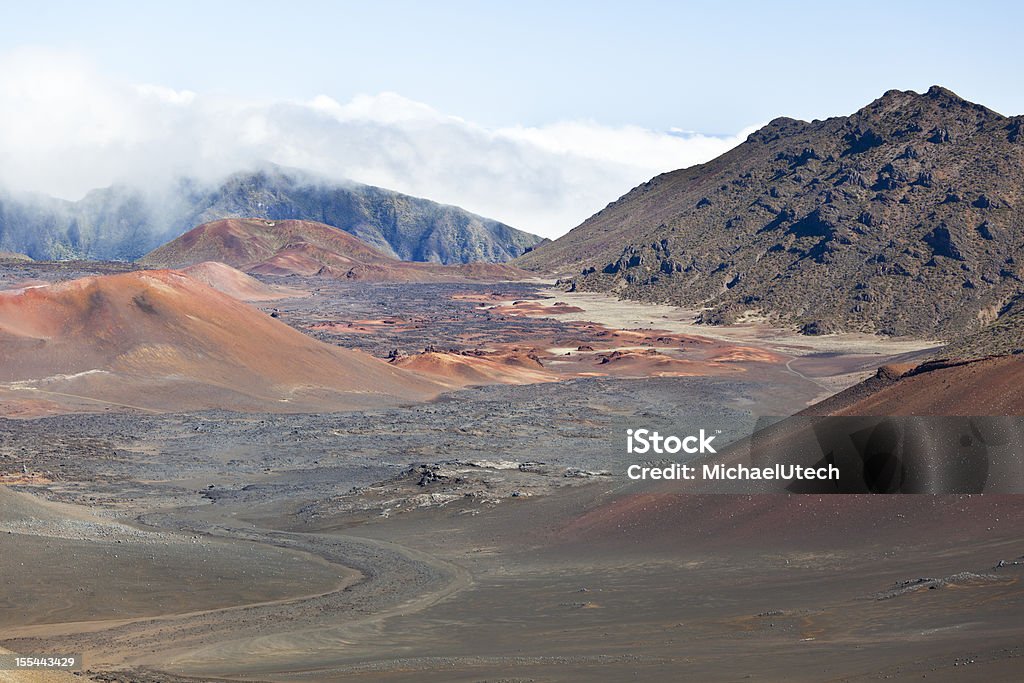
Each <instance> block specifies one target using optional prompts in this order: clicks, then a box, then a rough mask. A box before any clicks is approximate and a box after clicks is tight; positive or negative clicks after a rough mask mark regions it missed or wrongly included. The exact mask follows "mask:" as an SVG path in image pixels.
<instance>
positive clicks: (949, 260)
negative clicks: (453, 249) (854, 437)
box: [516, 86, 1024, 338]
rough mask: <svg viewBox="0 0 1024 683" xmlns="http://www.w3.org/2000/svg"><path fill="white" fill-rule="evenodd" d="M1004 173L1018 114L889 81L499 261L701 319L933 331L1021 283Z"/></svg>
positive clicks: (969, 323) (781, 123) (1014, 200)
mask: <svg viewBox="0 0 1024 683" xmlns="http://www.w3.org/2000/svg"><path fill="white" fill-rule="evenodd" d="M1020 178H1024V117H1021V116H1017V117H1006V116H1003V115H1002V114H999V113H997V112H994V111H992V110H990V109H988V108H986V107H984V106H983V105H979V104H975V103H972V102H968V101H967V100H964V99H963V98H960V97H959V96H957V95H956V94H955V93H953V92H951V91H949V90H947V89H945V88H942V87H939V86H934V87H932V88H931V89H929V90H928V91H927V92H926V93H924V94H918V93H915V92H914V91H900V90H890V91H887V92H886V93H885V94H883V95H882V96H881V97H879V98H877V99H876V100H874V101H873V102H871V103H869V104H868V105H866V106H865V107H863V108H862V109H860V110H858V111H857V112H855V113H854V114H852V115H850V116H840V117H833V118H829V119H825V120H815V121H810V122H808V121H799V120H796V119H790V118H786V117H780V118H777V119H774V120H773V121H771V122H770V123H768V124H767V125H766V126H764V127H762V128H761V129H759V130H758V131H755V132H754V133H752V134H751V135H750V136H749V137H748V138H747V140H746V141H745V142H744V143H742V144H740V145H739V146H737V147H735V148H733V149H732V150H730V151H728V152H726V153H725V154H723V155H721V156H719V157H718V158H716V159H713V160H712V161H710V162H707V163H706V164H701V165H698V166H693V167H689V168H686V169H680V170H676V171H672V172H669V173H666V174H662V175H659V176H656V177H655V178H652V179H651V180H650V181H648V182H646V183H643V184H641V185H639V186H637V187H636V188H634V189H633V190H631V191H630V192H628V193H627V194H625V195H623V197H621V198H620V199H619V200H617V201H615V202H612V203H611V204H609V205H608V206H607V207H606V208H605V209H603V210H602V211H600V212H598V213H597V214H595V215H594V216H592V217H591V218H589V219H587V221H584V222H583V223H582V224H581V225H580V226H577V227H576V228H574V229H573V230H572V231H570V232H569V233H568V234H567V235H566V236H564V237H562V238H560V239H558V240H556V241H554V242H551V243H548V244H544V245H541V246H539V247H537V248H536V249H534V250H533V251H531V252H530V253H528V254H526V255H525V256H523V257H520V258H519V259H517V261H516V265H519V266H521V267H524V268H526V269H529V270H535V271H542V272H549V273H554V274H558V275H561V276H563V277H565V276H568V278H569V279H568V280H567V282H566V284H567V286H569V287H573V288H576V289H580V290H587V291H605V292H612V293H615V294H618V295H619V296H621V297H623V298H627V299H637V300H646V301H658V302H665V303H672V304H676V305H681V306H687V307H693V308H697V309H703V313H702V314H701V315H700V320H701V321H702V322H706V323H712V324H722V323H731V322H735V321H737V320H739V319H742V318H743V317H744V316H748V315H759V316H764V317H767V318H770V319H773V320H774V321H775V322H778V323H781V324H786V325H796V326H798V327H801V328H802V329H804V330H805V331H806V332H808V333H827V332H832V331H839V330H845V331H858V332H869V333H881V334H889V335H912V336H931V337H933V338H934V336H935V335H940V336H942V337H944V338H950V337H955V336H957V335H959V334H962V333H964V332H966V331H970V330H974V329H978V328H980V327H982V326H984V325H985V324H987V323H989V322H991V321H992V320H993V319H994V318H995V316H996V313H997V311H998V310H999V309H1001V308H1002V307H1003V306H1004V305H1005V303H1006V302H1007V301H1009V300H1010V299H1011V298H1012V297H1013V296H1015V295H1016V294H1018V293H1019V291H1020V290H1021V277H1022V275H1024V272H1022V270H1021V267H1020V264H1018V263H1017V260H1016V259H1015V258H1014V253H1015V251H1016V250H1017V249H1018V248H1019V247H1020V246H1021V243H1022V240H1024V214H1022V212H1021V211H1020V210H1019V209H1018V208H1017V207H1022V206H1024V192H1022V187H1021V184H1020V183H1019V182H1016V181H1015V179H1020ZM823 292H824V293H827V295H826V296H822V293H823Z"/></svg>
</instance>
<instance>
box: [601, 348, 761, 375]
mask: <svg viewBox="0 0 1024 683" xmlns="http://www.w3.org/2000/svg"><path fill="white" fill-rule="evenodd" d="M592 369H593V370H594V371H595V372H596V373H597V374H607V375H616V376H622V377H697V376H708V375H717V374H723V373H725V372H740V371H741V370H739V369H738V368H728V367H727V366H722V365H719V364H718V363H716V362H703V361H693V360H686V359H679V358H672V357H670V356H667V355H665V354H664V353H660V352H659V351H657V350H656V349H644V350H642V351H641V350H624V351H612V352H610V353H599V354H595V355H594V361H593V364H592Z"/></svg>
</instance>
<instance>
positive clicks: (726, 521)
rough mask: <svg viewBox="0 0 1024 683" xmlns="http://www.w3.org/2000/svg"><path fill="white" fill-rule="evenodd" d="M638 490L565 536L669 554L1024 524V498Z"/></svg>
mask: <svg viewBox="0 0 1024 683" xmlns="http://www.w3.org/2000/svg"><path fill="white" fill-rule="evenodd" d="M666 488H667V487H666V486H662V487H660V490H657V491H646V492H634V493H632V494H631V495H624V496H620V497H616V498H614V499H613V500H610V501H608V502H606V503H604V504H601V505H599V506H596V507H594V508H593V509H591V510H589V511H587V512H584V513H582V514H580V515H578V516H576V517H574V518H573V519H571V520H570V521H569V522H567V523H566V524H565V525H564V526H562V527H560V528H559V530H558V532H557V533H558V536H559V537H560V538H562V539H563V540H564V541H567V542H571V543H572V544H576V543H579V544H581V545H590V544H599V545H606V544H607V545H609V546H617V547H632V548H640V547H646V548H651V549H653V548H660V549H663V550H664V551H665V552H673V551H678V550H680V549H690V550H693V551H695V552H696V551H698V550H700V549H707V548H711V547H722V548H734V549H735V548H743V549H744V550H747V551H750V550H755V549H766V548H767V549H772V550H779V549H780V548H783V547H801V546H804V547H807V546H824V547H831V548H840V547H848V546H862V547H870V546H875V545H888V546H891V545H892V544H896V545H897V546H902V545H904V544H906V543H908V542H912V541H913V539H916V540H918V541H920V540H921V539H923V538H932V539H935V538H941V539H943V540H944V542H945V543H947V544H950V545H952V544H953V543H955V542H957V541H960V540H964V541H966V540H970V539H976V538H978V537H979V536H985V535H986V534H991V533H992V529H993V527H994V526H996V525H997V524H996V523H997V522H998V526H999V527H1000V529H1009V530H1013V529H1016V530H1020V529H1024V497H1021V496H1012V495H1009V496H1007V495H1004V496H996V495H982V496H953V495H946V496H898V495H896V496H872V495H825V496H813V495H795V494H791V495H786V494H775V495H736V494H731V495H726V494H704V495H701V494H693V493H685V492H681V491H670V490H666Z"/></svg>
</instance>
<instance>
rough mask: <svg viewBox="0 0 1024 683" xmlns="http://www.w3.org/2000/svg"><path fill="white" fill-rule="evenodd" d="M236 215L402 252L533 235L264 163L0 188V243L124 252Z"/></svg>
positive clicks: (436, 257) (464, 250) (72, 251)
mask: <svg viewBox="0 0 1024 683" xmlns="http://www.w3.org/2000/svg"><path fill="white" fill-rule="evenodd" d="M241 217H255V218H266V219H269V220H285V219H299V220H312V221H319V222H321V223H327V224H329V225H332V226H334V227H337V228H341V229H342V230H345V231H346V232H349V233H351V234H353V235H355V236H357V237H359V238H360V239H361V240H363V241H365V242H367V243H369V244H371V245H373V246H374V247H376V248H377V249H380V250H381V251H383V252H384V253H386V254H388V255H389V256H393V257H395V258H398V259H401V260H404V261H429V262H435V263H468V262H471V261H487V262H505V261H508V260H510V259H512V258H515V257H516V256H519V255H520V254H522V253H524V252H525V251H526V250H527V249H528V248H530V247H532V246H534V245H536V244H538V243H539V242H540V241H541V238H540V237H537V236H535V235H531V234H528V233H525V232H522V231H520V230H516V229H515V228H511V227H509V226H507V225H505V224H504V223H499V222H497V221H494V220H490V219H488V218H483V217H481V216H477V215H475V214H472V213H469V212H468V211H465V210H463V209H460V208H458V207H455V206H448V205H444V204H438V203H436V202H432V201H429V200H427V199H419V198H417V197H410V196H408V195H404V194H400V193H398V192H393V191H391V190H385V189H382V188H379V187H371V186H369V185H360V184H358V183H337V182H333V181H328V180H325V179H323V178H318V177H315V176H310V175H306V174H303V173H300V172H298V171H292V170H284V169H281V168H277V167H269V168H267V169H264V170H261V171H257V172H252V173H239V174H236V175H233V176H231V177H229V178H228V179H227V180H225V181H224V182H222V183H221V184H219V185H215V186H209V185H206V184H203V183H200V182H198V181H194V180H187V179H186V180H182V181H180V182H178V183H177V184H176V185H175V186H174V187H173V188H169V189H166V190H161V191H160V192H159V193H155V194H153V193H144V192H142V191H140V190H137V189H132V188H128V187H111V188H106V189H102V190H95V191H93V192H90V193H89V194H88V195H86V196H85V197H84V198H83V199H81V200H80V201H77V202H68V201H63V200H57V199H53V198H50V197H25V196H13V195H7V194H3V193H0V249H4V250H10V251H18V252H23V253H26V254H28V255H29V256H32V257H33V258H37V259H39V258H44V259H45V258H58V259H59V258H71V257H81V258H99V259H123V260H132V259H136V258H138V257H140V256H142V255H143V254H145V253H146V252H148V251H150V250H151V249H153V248H155V247H157V246H159V245H160V244H162V243H164V242H166V241H167V240H169V239H173V238H174V237H177V236H178V235H180V234H182V233H183V232H185V231H186V230H189V229H191V228H192V227H193V226H195V225H198V224H200V223H206V222H209V221H213V220H217V219H220V218H241Z"/></svg>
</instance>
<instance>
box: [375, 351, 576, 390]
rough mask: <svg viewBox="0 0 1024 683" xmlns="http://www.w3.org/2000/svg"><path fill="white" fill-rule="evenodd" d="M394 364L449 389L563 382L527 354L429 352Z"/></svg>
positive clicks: (402, 359)
mask: <svg viewBox="0 0 1024 683" xmlns="http://www.w3.org/2000/svg"><path fill="white" fill-rule="evenodd" d="M392 363H393V364H394V365H396V366H398V367H400V368H404V369H406V370H413V371H415V372H417V373H419V374H422V375H426V376H428V377H430V378H432V379H434V380H435V381H437V382H439V383H441V384H444V385H445V386H448V387H466V386H481V385H485V384H536V383H539V382H555V381H558V380H559V379H563V377H560V376H558V375H556V374H554V373H552V372H550V371H548V370H545V369H544V366H543V365H542V364H541V362H540V361H539V360H538V359H537V357H536V356H534V355H532V354H529V353H525V352H495V353H486V352H475V353H474V352H464V353H455V352H443V351H425V352H423V353H419V354H416V355H414V356H402V357H399V358H395V359H394V360H393V361H392Z"/></svg>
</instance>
